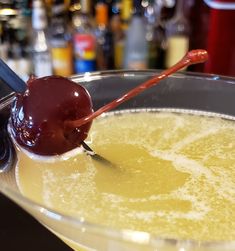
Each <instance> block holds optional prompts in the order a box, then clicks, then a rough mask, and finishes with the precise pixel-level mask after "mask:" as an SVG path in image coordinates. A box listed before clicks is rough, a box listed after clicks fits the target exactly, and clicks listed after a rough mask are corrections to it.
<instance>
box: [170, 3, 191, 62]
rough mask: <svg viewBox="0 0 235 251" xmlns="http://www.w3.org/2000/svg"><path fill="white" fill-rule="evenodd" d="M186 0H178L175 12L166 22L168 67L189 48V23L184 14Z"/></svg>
mask: <svg viewBox="0 0 235 251" xmlns="http://www.w3.org/2000/svg"><path fill="white" fill-rule="evenodd" d="M184 3H185V1H184V0H177V2H176V8H175V14H174V16H173V18H172V19H171V20H169V21H168V22H167V24H166V35H167V51H166V67H171V66H172V65H174V64H175V63H176V62H177V61H178V60H180V59H181V58H182V57H183V56H184V55H185V54H186V52H187V51H188V48H189V23H188V20H187V19H186V17H185V15H184V11H185V8H184Z"/></svg>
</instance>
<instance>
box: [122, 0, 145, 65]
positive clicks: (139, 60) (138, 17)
mask: <svg viewBox="0 0 235 251" xmlns="http://www.w3.org/2000/svg"><path fill="white" fill-rule="evenodd" d="M145 36H146V26H145V22H144V19H143V15H142V6H141V4H140V1H138V0H135V1H134V13H133V16H132V19H131V22H130V25H129V28H128V30H127V35H126V44H125V60H124V67H125V68H127V69H137V70H143V69H146V68H147V41H146V39H145Z"/></svg>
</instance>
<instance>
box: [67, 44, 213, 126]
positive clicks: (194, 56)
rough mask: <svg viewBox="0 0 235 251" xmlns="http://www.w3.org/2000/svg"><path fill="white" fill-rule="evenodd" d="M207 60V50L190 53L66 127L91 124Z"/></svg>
mask: <svg viewBox="0 0 235 251" xmlns="http://www.w3.org/2000/svg"><path fill="white" fill-rule="evenodd" d="M207 59H208V54H207V51H205V50H200V49H198V50H192V51H189V52H188V53H187V54H186V55H185V56H184V57H183V58H182V59H181V60H180V61H179V62H178V63H176V64H175V65H173V66H172V67H170V68H168V69H166V70H164V71H163V72H162V73H161V74H160V75H158V76H154V77H153V78H151V79H149V80H147V81H145V82H144V83H142V84H140V85H139V86H137V87H135V88H134V89H132V90H130V91H129V92H127V93H126V94H124V95H123V96H121V97H120V98H117V99H115V100H113V101H112V102H110V103H108V104H106V105H104V106H103V107H101V108H100V109H98V110H97V111H95V112H94V113H91V114H90V115H88V116H86V117H83V118H81V119H78V120H74V121H65V126H66V127H67V128H76V127H80V126H82V125H84V124H86V123H88V122H90V121H91V120H93V119H94V118H96V117H97V116H99V115H101V114H102V113H104V112H107V111H109V110H111V109H113V108H115V107H117V106H119V105H120V104H122V103H123V102H125V101H127V100H129V99H131V98H132V97H134V96H136V95H138V94H139V93H141V92H143V91H144V90H145V89H147V88H149V87H152V86H154V85H156V84H157V83H159V82H160V81H161V80H162V79H165V78H166V77H168V76H169V75H171V74H173V73H175V72H177V71H179V70H180V69H182V68H184V67H187V66H189V65H192V64H197V63H203V62H205V61H206V60H207Z"/></svg>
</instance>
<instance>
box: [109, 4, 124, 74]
mask: <svg viewBox="0 0 235 251" xmlns="http://www.w3.org/2000/svg"><path fill="white" fill-rule="evenodd" d="M110 26H111V30H112V33H113V47H114V67H115V69H121V68H123V55H124V53H123V52H124V44H125V32H124V30H123V27H122V19H121V1H120V0H116V1H114V2H113V4H112V16H111V20H110Z"/></svg>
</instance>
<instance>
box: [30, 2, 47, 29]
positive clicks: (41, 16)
mask: <svg viewBox="0 0 235 251" xmlns="http://www.w3.org/2000/svg"><path fill="white" fill-rule="evenodd" d="M32 27H33V29H38V30H42V29H45V28H46V27H47V16H46V10H45V8H44V5H43V2H42V1H40V0H35V1H34V2H33V12H32Z"/></svg>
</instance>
